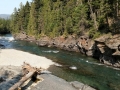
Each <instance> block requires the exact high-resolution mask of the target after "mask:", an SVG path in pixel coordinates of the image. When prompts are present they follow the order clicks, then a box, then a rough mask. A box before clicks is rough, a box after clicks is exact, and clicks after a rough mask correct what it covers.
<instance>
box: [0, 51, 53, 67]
mask: <svg viewBox="0 0 120 90" xmlns="http://www.w3.org/2000/svg"><path fill="white" fill-rule="evenodd" d="M23 62H26V63H29V64H30V65H31V66H33V67H38V68H39V67H42V68H44V69H47V68H49V66H50V65H52V64H54V62H52V61H51V60H50V59H47V58H45V57H41V56H37V55H34V54H30V53H28V52H23V51H19V50H15V49H2V50H0V65H12V66H21V65H23Z"/></svg>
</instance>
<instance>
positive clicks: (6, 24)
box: [0, 18, 10, 34]
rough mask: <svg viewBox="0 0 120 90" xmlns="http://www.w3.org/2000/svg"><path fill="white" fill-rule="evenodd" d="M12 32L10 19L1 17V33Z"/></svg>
mask: <svg viewBox="0 0 120 90" xmlns="http://www.w3.org/2000/svg"><path fill="white" fill-rule="evenodd" d="M6 33H10V20H9V19H3V18H0V34H6Z"/></svg>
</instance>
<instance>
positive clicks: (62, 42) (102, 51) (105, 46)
mask: <svg viewBox="0 0 120 90" xmlns="http://www.w3.org/2000/svg"><path fill="white" fill-rule="evenodd" d="M14 37H15V38H16V39H21V40H26V41H31V42H35V43H36V44H37V45H38V46H48V47H57V48H60V49H63V50H67V51H75V52H81V53H83V54H85V55H86V56H91V57H93V58H96V59H98V60H99V61H100V62H101V63H104V64H106V65H111V66H114V67H118V68H120V35H114V36H111V37H110V36H107V35H105V36H102V37H100V38H97V39H95V40H91V39H89V38H88V37H86V36H81V37H79V38H76V37H74V36H68V37H63V36H60V37H55V38H49V37H47V36H43V37H41V38H40V39H37V40H36V39H35V38H34V37H30V36H27V35H26V34H25V33H20V34H17V35H15V36H14Z"/></svg>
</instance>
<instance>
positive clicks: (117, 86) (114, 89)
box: [0, 35, 120, 90]
mask: <svg viewBox="0 0 120 90" xmlns="http://www.w3.org/2000/svg"><path fill="white" fill-rule="evenodd" d="M0 43H2V44H4V45H5V46H6V48H12V49H17V50H22V51H26V52H30V53H32V54H36V55H39V56H44V57H47V58H49V59H51V60H52V61H54V62H56V65H53V66H51V67H50V68H49V70H50V71H51V72H52V73H53V74H54V75H56V76H58V77H61V78H63V79H65V80H67V81H79V82H83V83H85V84H88V85H90V86H93V87H94V88H96V89H97V90H120V70H117V69H113V68H111V67H108V66H105V65H102V64H100V63H99V62H98V60H95V59H92V58H90V57H86V56H84V55H81V54H80V53H75V52H68V51H63V50H60V49H56V48H48V47H39V46H37V45H36V44H34V43H31V42H26V41H16V40H14V38H13V37H12V36H11V35H6V36H2V37H0ZM11 53H12V52H11ZM28 59H29V58H28Z"/></svg>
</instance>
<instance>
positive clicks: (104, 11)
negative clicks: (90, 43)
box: [10, 0, 120, 38]
mask: <svg viewBox="0 0 120 90" xmlns="http://www.w3.org/2000/svg"><path fill="white" fill-rule="evenodd" d="M119 19H120V1H119V0H33V1H32V2H28V1H27V2H26V4H25V5H23V4H22V3H20V8H18V9H17V8H15V9H14V12H13V14H12V15H11V21H10V29H11V32H12V33H19V32H26V33H27V34H28V35H34V36H37V37H39V36H41V35H47V36H49V37H56V36H61V35H64V36H67V35H77V36H78V35H83V34H87V35H89V37H91V38H96V37H98V36H99V35H102V34H104V33H112V34H116V33H120V29H119V28H120V27H119V26H120V21H119Z"/></svg>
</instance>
